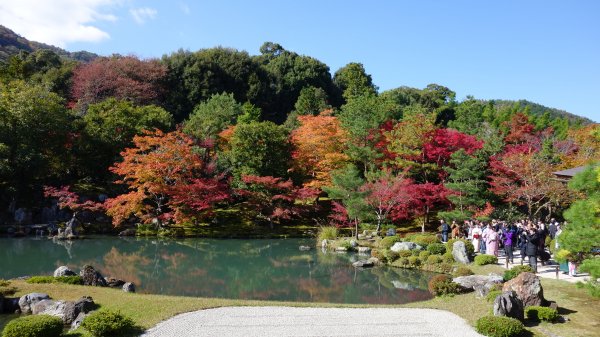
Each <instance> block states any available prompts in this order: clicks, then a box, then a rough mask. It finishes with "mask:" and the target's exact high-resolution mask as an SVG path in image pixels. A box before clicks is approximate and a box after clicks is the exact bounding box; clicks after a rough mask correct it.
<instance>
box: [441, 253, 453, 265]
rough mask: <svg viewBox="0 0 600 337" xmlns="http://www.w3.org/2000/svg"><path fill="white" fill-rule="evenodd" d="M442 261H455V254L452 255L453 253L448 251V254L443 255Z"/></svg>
mask: <svg viewBox="0 0 600 337" xmlns="http://www.w3.org/2000/svg"><path fill="white" fill-rule="evenodd" d="M442 262H444V263H450V264H452V263H454V256H452V253H450V252H447V253H446V254H444V255H442Z"/></svg>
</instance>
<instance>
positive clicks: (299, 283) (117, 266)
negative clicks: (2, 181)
mask: <svg viewBox="0 0 600 337" xmlns="http://www.w3.org/2000/svg"><path fill="white" fill-rule="evenodd" d="M312 244H313V241H312V240H302V239H286V240H213V239H184V240H156V239H135V238H125V239H121V238H112V237H100V238H94V239H88V240H82V241H75V242H73V243H71V244H67V245H65V244H64V242H53V241H51V240H45V239H44V240H39V239H38V240H35V239H30V238H22V239H6V238H3V239H0V247H1V248H0V278H11V277H17V276H23V275H38V274H51V273H52V271H53V270H54V269H55V268H56V267H58V266H60V265H67V266H69V267H71V268H73V269H77V270H78V269H79V268H80V267H81V266H82V265H84V264H91V265H93V266H95V267H96V268H97V269H99V270H100V272H101V273H102V274H103V275H105V276H113V277H116V278H120V279H124V280H127V281H132V282H135V283H136V285H137V289H138V291H139V292H144V293H156V294H169V295H186V296H202V297H222V298H240V299H260V300H286V301H309V302H334V303H379V304H383V303H386V304H394V303H407V302H413V301H420V300H425V299H428V298H430V295H429V293H428V291H427V281H428V280H429V278H430V277H431V274H429V273H422V272H416V271H410V270H403V269H395V268H373V269H355V268H353V267H352V266H351V265H350V262H351V261H353V260H356V259H357V258H358V257H357V256H356V255H351V254H338V253H331V252H322V251H321V250H310V251H299V249H298V247H299V246H300V245H312Z"/></svg>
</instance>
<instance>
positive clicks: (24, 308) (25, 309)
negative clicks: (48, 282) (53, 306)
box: [19, 293, 50, 314]
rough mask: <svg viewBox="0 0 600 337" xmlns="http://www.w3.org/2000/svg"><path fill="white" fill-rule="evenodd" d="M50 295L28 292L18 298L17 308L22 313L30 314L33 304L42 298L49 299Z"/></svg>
mask: <svg viewBox="0 0 600 337" xmlns="http://www.w3.org/2000/svg"><path fill="white" fill-rule="evenodd" d="M49 299H50V296H48V294H44V293H30V294H27V295H23V296H21V298H19V309H20V310H21V313H23V314H30V313H31V309H32V307H33V305H34V304H36V303H38V302H41V301H43V300H49Z"/></svg>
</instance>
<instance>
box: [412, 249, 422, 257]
mask: <svg viewBox="0 0 600 337" xmlns="http://www.w3.org/2000/svg"><path fill="white" fill-rule="evenodd" d="M421 252H423V250H420V249H411V250H410V253H411V254H412V256H419V254H421Z"/></svg>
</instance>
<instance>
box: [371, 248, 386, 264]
mask: <svg viewBox="0 0 600 337" xmlns="http://www.w3.org/2000/svg"><path fill="white" fill-rule="evenodd" d="M371 256H372V257H374V258H377V259H379V260H380V261H384V260H385V256H383V253H382V252H381V251H380V250H379V249H371Z"/></svg>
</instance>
